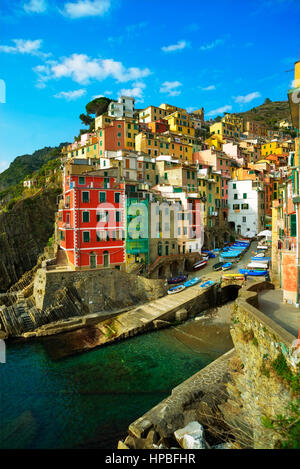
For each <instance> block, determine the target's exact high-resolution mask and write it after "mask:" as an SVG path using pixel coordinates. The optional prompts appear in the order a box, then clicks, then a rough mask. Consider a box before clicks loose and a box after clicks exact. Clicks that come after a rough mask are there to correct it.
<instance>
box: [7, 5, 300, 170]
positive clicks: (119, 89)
mask: <svg viewBox="0 0 300 469" xmlns="http://www.w3.org/2000/svg"><path fill="white" fill-rule="evenodd" d="M0 8H1V12H0V13H1V16H0V30H1V36H0V64H1V67H0V80H1V82H0V84H1V85H2V87H1V86H0V109H1V127H0V139H1V147H0V171H2V170H4V169H5V168H6V167H7V166H8V165H9V163H10V162H11V161H12V160H13V159H14V158H15V157H16V156H18V155H21V154H24V153H31V152H33V151H34V150H36V149H38V148H42V147H43V146H47V145H57V144H59V143H60V142H62V141H72V139H73V137H74V135H77V134H78V131H79V129H80V127H82V126H81V125H80V120H79V118H78V116H79V114H80V113H81V112H84V108H85V104H86V103H87V102H88V101H90V100H91V99H92V98H93V97H95V96H99V95H105V96H107V97H110V98H113V99H116V98H117V97H118V96H119V95H120V93H123V94H129V95H133V96H135V98H136V107H137V108H143V107H146V106H147V105H150V104H153V105H159V104H161V103H162V102H168V103H171V104H174V105H178V106H180V107H185V108H187V109H189V110H192V109H199V108H200V107H202V106H203V107H204V109H205V113H206V117H215V116H216V115H217V114H222V112H224V111H229V112H235V111H236V112H238V111H243V110H247V109H250V108H252V107H253V106H256V105H259V104H261V103H262V102H263V101H264V99H265V98H266V97H268V98H270V99H272V100H274V101H275V100H284V99H286V97H287V89H288V88H289V87H290V85H291V82H292V79H293V73H292V72H289V73H286V72H285V71H286V70H291V69H293V67H294V62H295V61H296V60H298V58H299V50H300V29H299V21H300V1H299V0H244V1H243V2H240V1H237V0H227V1H226V0H215V1H213V2H207V1H204V0H186V1H185V2H182V1H179V0H172V1H171V0H164V1H163V2H162V1H159V0H151V1H148V0H60V1H58V0H15V1H13V0H10V1H9V0H3V1H2V2H1V7H0ZM3 83H5V87H6V94H5V103H3V102H2V101H4V96H3V95H4V92H3Z"/></svg>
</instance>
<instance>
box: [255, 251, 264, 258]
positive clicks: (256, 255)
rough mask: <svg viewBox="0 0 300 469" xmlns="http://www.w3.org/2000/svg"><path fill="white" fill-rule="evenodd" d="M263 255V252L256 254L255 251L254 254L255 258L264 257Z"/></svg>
mask: <svg viewBox="0 0 300 469" xmlns="http://www.w3.org/2000/svg"><path fill="white" fill-rule="evenodd" d="M264 255H265V254H264V253H263V252H257V251H256V254H255V257H264Z"/></svg>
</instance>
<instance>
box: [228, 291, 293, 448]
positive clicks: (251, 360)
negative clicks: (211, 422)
mask: <svg viewBox="0 0 300 469" xmlns="http://www.w3.org/2000/svg"><path fill="white" fill-rule="evenodd" d="M264 284H265V282H262V283H261V284H258V285H257V286H253V287H251V289H249V290H245V289H242V290H241V292H240V295H239V298H238V299H237V300H236V302H235V304H234V308H233V312H232V327H231V335H232V339H233V343H234V346H235V351H236V358H235V362H234V363H232V367H231V379H230V380H229V382H228V385H227V392H228V396H229V399H228V401H227V403H226V404H224V405H222V406H221V407H222V412H223V415H224V420H225V421H226V422H227V424H228V425H229V426H230V427H231V428H232V432H233V434H235V436H236V437H237V439H238V440H240V441H241V442H242V443H244V445H245V446H251V447H253V448H255V449H257V448H275V447H277V446H278V442H279V441H281V440H282V436H281V435H280V434H279V433H278V432H277V431H274V430H272V429H269V428H266V426H265V425H263V423H262V418H264V417H268V418H270V419H271V420H272V419H274V418H276V416H277V415H279V414H282V415H286V416H287V415H289V410H288V406H289V404H290V402H291V401H292V400H293V399H294V397H295V396H294V394H293V391H292V390H291V388H290V386H289V384H288V383H287V382H286V381H284V380H283V379H282V378H281V377H280V376H279V375H278V374H277V372H276V371H275V369H274V367H273V366H272V363H273V362H274V360H276V359H277V358H278V357H279V356H284V358H285V360H286V363H287V365H288V367H289V368H290V370H291V371H292V372H293V373H294V374H296V373H299V369H297V367H295V365H294V362H293V360H292V355H291V354H292V344H293V342H294V341H295V339H296V338H295V337H294V336H293V335H291V334H290V333H289V332H287V331H286V330H285V329H283V328H282V327H280V326H279V325H277V324H276V323H275V322H274V321H272V319H270V318H269V317H267V316H265V315H264V314H263V313H262V312H261V311H259V310H258V309H257V308H256V307H255V306H257V292H255V291H253V290H255V289H257V290H258V289H261V288H263V286H264ZM251 290H252V291H251Z"/></svg>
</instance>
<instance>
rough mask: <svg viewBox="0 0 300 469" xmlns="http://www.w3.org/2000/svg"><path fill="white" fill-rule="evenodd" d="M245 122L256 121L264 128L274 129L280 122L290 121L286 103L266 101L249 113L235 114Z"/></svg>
mask: <svg viewBox="0 0 300 469" xmlns="http://www.w3.org/2000/svg"><path fill="white" fill-rule="evenodd" d="M236 114H237V115H238V116H241V117H242V118H243V119H245V120H250V121H257V122H259V123H261V124H264V125H265V126H266V127H270V128H274V129H276V127H277V126H276V124H278V122H280V121H281V120H287V121H291V115H290V109H289V104H288V101H274V102H272V101H270V100H268V99H266V101H265V102H264V103H263V104H261V105H260V106H257V107H254V108H252V109H250V110H249V111H245V112H239V113H236Z"/></svg>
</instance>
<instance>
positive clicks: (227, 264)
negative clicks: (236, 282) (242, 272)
mask: <svg viewBox="0 0 300 469" xmlns="http://www.w3.org/2000/svg"><path fill="white" fill-rule="evenodd" d="M231 267H232V262H226V264H224V265H222V270H229V269H231Z"/></svg>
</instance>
